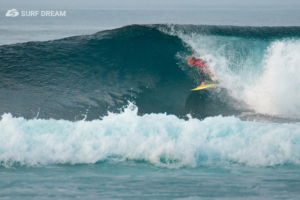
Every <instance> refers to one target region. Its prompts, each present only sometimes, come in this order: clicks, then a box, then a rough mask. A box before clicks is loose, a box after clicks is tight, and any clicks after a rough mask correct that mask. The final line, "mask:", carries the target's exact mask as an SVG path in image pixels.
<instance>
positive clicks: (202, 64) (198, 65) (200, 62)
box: [194, 60, 214, 77]
mask: <svg viewBox="0 0 300 200" xmlns="http://www.w3.org/2000/svg"><path fill="white" fill-rule="evenodd" d="M194 66H197V67H202V68H203V69H205V70H206V71H207V72H208V73H209V74H210V75H211V76H212V77H214V75H213V74H212V73H211V72H210V71H209V69H208V68H207V67H206V66H205V65H204V61H202V60H196V61H195V63H194Z"/></svg>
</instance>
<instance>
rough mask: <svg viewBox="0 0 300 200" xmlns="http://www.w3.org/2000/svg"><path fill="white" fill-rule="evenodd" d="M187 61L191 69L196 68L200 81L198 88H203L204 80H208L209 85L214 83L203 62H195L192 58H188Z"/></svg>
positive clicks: (212, 76)
mask: <svg viewBox="0 0 300 200" xmlns="http://www.w3.org/2000/svg"><path fill="white" fill-rule="evenodd" d="M188 61H189V65H190V66H191V67H197V72H198V75H199V78H200V79H201V81H202V83H201V85H200V86H198V87H203V86H205V80H209V81H210V83H216V78H215V76H214V75H213V74H212V73H211V71H209V69H208V67H207V66H206V65H205V64H204V61H203V60H200V59H199V60H196V58H195V57H194V56H190V57H189V59H188Z"/></svg>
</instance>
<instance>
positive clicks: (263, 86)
mask: <svg viewBox="0 0 300 200" xmlns="http://www.w3.org/2000/svg"><path fill="white" fill-rule="evenodd" d="M171 34H173V35H177V36H179V37H180V38H181V39H182V40H183V41H185V42H186V43H187V44H188V45H190V46H191V47H192V48H193V50H194V51H195V56H196V57H198V58H201V59H203V60H205V61H207V65H208V66H209V68H210V69H211V71H212V72H213V73H214V74H215V75H216V76H217V78H218V79H219V81H220V84H219V85H218V86H219V87H223V88H226V89H227V91H228V92H229V94H230V95H231V96H232V97H234V98H235V99H237V100H239V101H241V102H243V103H245V105H247V107H248V108H249V109H251V110H253V111H255V112H256V113H260V114H266V115H272V116H273V115H275V116H279V117H285V118H294V119H300V57H299V54H300V40H296V39H285V40H277V41H273V42H270V41H264V40H261V39H245V38H238V37H223V36H204V35H201V34H197V33H193V34H191V33H190V34H188V35H186V34H183V33H182V32H180V31H172V32H171ZM188 56H189V55H183V54H182V53H181V54H179V56H178V57H179V58H180V59H181V60H182V61H183V62H187V57H188ZM195 79H198V78H197V76H195Z"/></svg>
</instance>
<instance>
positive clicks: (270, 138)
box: [0, 104, 300, 168]
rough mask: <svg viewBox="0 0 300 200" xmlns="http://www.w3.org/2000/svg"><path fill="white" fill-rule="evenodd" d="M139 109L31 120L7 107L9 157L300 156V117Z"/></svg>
mask: <svg viewBox="0 0 300 200" xmlns="http://www.w3.org/2000/svg"><path fill="white" fill-rule="evenodd" d="M137 113H138V111H137V107H136V106H134V105H133V104H130V105H129V106H128V107H127V108H125V110H124V112H122V113H120V114H114V113H109V114H108V116H105V117H104V118H103V119H102V120H99V119H98V120H92V121H77V122H70V121H66V120H54V119H51V120H44V119H32V120H26V119H24V118H13V117H12V116H11V114H5V115H3V116H2V120H1V121H0V160H1V165H2V166H14V165H29V166H36V165H39V166H43V165H52V164H78V163H81V164H83V163H85V164H86V163H96V162H101V161H114V162H120V161H124V160H132V161H137V162H147V163H151V164H154V165H156V166H161V167H168V168H178V167H184V166H185V167H196V166H220V165H223V166H224V165H247V166H278V165H299V164H300V134H299V133H300V126H299V124H298V125H297V124H271V123H268V124H264V123H258V122H256V123H255V122H245V121H241V120H240V119H238V118H235V117H221V116H217V117H208V118H206V119H205V120H203V121H200V120H199V119H194V118H191V117H190V119H189V120H187V121H186V120H183V119H179V118H177V117H176V116H174V115H166V114H146V115H144V116H142V117H141V116H139V115H138V114H137Z"/></svg>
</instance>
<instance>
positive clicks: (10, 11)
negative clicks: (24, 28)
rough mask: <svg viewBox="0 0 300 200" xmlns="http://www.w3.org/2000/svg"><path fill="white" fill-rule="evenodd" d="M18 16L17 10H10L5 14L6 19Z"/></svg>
mask: <svg viewBox="0 0 300 200" xmlns="http://www.w3.org/2000/svg"><path fill="white" fill-rule="evenodd" d="M18 15H19V12H18V11H17V9H11V10H8V11H7V12H6V14H5V16H6V17H16V16H18Z"/></svg>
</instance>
